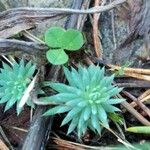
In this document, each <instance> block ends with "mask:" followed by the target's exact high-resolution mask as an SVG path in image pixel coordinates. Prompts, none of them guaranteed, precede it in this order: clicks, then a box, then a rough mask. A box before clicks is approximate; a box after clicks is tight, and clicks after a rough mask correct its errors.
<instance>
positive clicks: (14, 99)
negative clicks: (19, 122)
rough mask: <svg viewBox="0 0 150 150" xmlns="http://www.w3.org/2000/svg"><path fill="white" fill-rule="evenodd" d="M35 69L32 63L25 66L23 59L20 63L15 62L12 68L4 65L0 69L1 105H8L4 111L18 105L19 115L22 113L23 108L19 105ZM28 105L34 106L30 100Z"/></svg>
mask: <svg viewBox="0 0 150 150" xmlns="http://www.w3.org/2000/svg"><path fill="white" fill-rule="evenodd" d="M35 69H36V66H35V65H33V64H32V63H31V61H30V62H28V63H27V64H26V65H25V63H24V61H23V59H22V60H21V61H20V63H17V62H13V64H12V67H10V66H9V65H7V64H6V63H3V68H1V69H0V104H2V103H6V106H5V110H4V111H7V110H8V109H10V108H11V107H12V106H13V105H14V104H15V103H17V114H19V113H20V112H21V108H19V107H18V105H19V102H20V100H21V98H22V96H23V94H24V91H25V89H26V88H27V86H28V85H29V83H30V81H31V78H32V77H33V74H34V72H35ZM27 104H28V105H29V106H33V103H32V102H31V101H30V100H29V99H28V101H27Z"/></svg>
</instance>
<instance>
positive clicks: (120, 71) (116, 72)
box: [115, 61, 132, 76]
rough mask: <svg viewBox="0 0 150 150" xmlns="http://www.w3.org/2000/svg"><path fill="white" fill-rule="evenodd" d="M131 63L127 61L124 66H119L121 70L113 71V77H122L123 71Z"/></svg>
mask: <svg viewBox="0 0 150 150" xmlns="http://www.w3.org/2000/svg"><path fill="white" fill-rule="evenodd" d="M131 65H132V62H129V61H127V62H126V63H125V64H124V65H122V66H121V69H119V70H118V71H115V76H122V75H124V69H125V68H127V67H129V66H131Z"/></svg>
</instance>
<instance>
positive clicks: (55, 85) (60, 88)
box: [49, 82, 81, 95]
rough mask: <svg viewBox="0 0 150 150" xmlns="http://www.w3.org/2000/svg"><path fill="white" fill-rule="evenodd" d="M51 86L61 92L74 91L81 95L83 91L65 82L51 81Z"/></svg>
mask: <svg viewBox="0 0 150 150" xmlns="http://www.w3.org/2000/svg"><path fill="white" fill-rule="evenodd" d="M49 86H50V87H51V88H53V89H54V90H55V91H57V92H59V93H67V92H68V93H74V94H76V95H81V91H80V90H79V89H77V88H76V87H72V86H68V85H65V84H63V83H52V82H51V83H50V84H49Z"/></svg>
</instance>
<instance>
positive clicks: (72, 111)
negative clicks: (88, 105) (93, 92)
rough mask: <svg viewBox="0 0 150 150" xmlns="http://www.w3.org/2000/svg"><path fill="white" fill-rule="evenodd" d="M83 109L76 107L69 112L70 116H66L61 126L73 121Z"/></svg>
mask: <svg viewBox="0 0 150 150" xmlns="http://www.w3.org/2000/svg"><path fill="white" fill-rule="evenodd" d="M81 109H82V108H80V107H75V108H73V109H72V110H71V111H70V112H68V114H67V115H66V117H65V118H64V120H63V121H62V124H61V126H63V125H65V124H67V123H68V122H69V121H70V120H72V119H73V117H74V116H75V115H77V114H78V113H79V112H80V111H81Z"/></svg>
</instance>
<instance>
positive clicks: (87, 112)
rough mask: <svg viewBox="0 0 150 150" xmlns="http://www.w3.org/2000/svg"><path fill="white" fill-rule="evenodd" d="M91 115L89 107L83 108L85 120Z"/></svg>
mask: <svg viewBox="0 0 150 150" xmlns="http://www.w3.org/2000/svg"><path fill="white" fill-rule="evenodd" d="M90 116H91V108H90V107H86V108H85V110H84V120H85V121H87V120H88V119H89V118H90Z"/></svg>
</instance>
